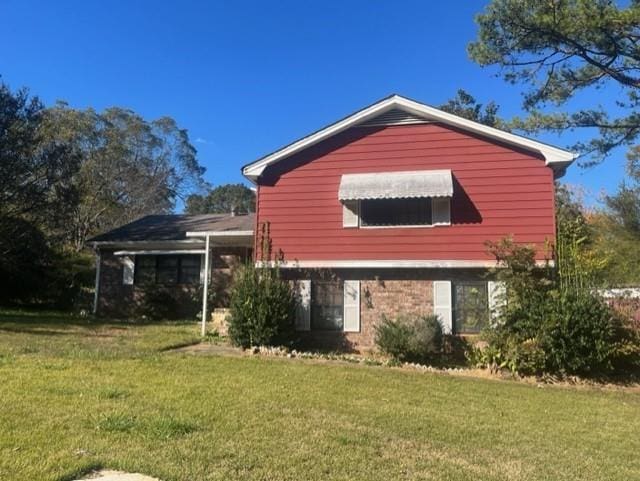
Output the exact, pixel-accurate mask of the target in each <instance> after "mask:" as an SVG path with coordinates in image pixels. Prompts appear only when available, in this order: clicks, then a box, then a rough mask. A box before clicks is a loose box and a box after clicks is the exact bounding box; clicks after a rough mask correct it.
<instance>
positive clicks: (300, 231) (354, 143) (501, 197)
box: [257, 124, 555, 261]
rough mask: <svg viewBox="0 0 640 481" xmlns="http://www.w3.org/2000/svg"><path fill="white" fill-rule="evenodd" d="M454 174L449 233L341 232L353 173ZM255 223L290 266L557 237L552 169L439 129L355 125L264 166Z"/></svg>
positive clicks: (431, 254) (432, 255)
mask: <svg viewBox="0 0 640 481" xmlns="http://www.w3.org/2000/svg"><path fill="white" fill-rule="evenodd" d="M431 169H451V170H452V172H453V177H454V196H453V199H452V203H451V223H452V225H451V226H440V227H424V228H385V229H354V228H343V227H342V204H341V203H340V201H339V200H338V187H339V185H340V177H341V175H342V174H347V173H364V172H391V171H404V170H431ZM259 184H260V185H259V189H258V219H257V221H258V222H261V223H262V222H267V221H268V222H269V223H270V229H271V239H272V243H273V252H278V251H279V250H282V252H283V254H284V257H285V260H289V261H293V260H413V259H420V260H487V259H490V256H488V254H487V253H486V247H485V244H484V243H485V241H487V240H499V239H500V238H502V237H504V236H506V235H513V237H514V238H515V240H516V241H518V242H522V243H531V244H537V245H539V246H540V247H541V249H540V252H539V258H540V259H543V258H544V254H543V253H542V246H544V243H545V241H546V240H547V239H553V237H554V231H555V225H554V223H555V221H554V188H553V172H552V170H551V169H550V168H549V167H547V166H545V164H544V160H542V158H540V157H537V156H535V155H533V154H531V153H528V152H524V151H520V150H517V149H514V148H513V147H509V146H505V145H502V144H499V143H496V142H491V141H487V140H485V139H481V138H479V137H476V136H473V135H470V134H468V133H464V132H461V131H458V130H454V129H452V128H449V127H446V126H443V125H439V124H421V125H405V126H393V127H383V128H375V127H371V128H354V129H351V130H349V131H347V132H344V133H342V134H340V135H338V136H335V137H333V138H332V139H329V140H327V141H325V142H323V143H321V144H318V145H316V146H313V147H311V148H309V149H307V150H305V151H303V152H300V153H299V154H296V155H294V156H292V157H290V158H288V159H285V160H283V161H281V162H279V163H278V164H276V165H274V166H271V167H269V168H267V170H266V171H265V173H264V175H263V176H262V177H261V179H260V181H259Z"/></svg>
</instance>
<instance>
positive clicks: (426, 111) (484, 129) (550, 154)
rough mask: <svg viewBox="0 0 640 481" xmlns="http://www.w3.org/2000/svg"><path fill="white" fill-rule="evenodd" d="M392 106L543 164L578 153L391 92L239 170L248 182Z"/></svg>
mask: <svg viewBox="0 0 640 481" xmlns="http://www.w3.org/2000/svg"><path fill="white" fill-rule="evenodd" d="M395 108H399V109H402V110H404V111H406V112H409V113H413V114H415V115H419V116H423V117H428V120H435V121H439V122H443V123H446V124H448V125H452V126H455V127H458V128H460V129H463V130H466V131H469V132H474V133H477V134H479V135H483V136H486V137H490V138H493V139H496V140H499V141H502V142H506V143H509V144H512V145H515V146H518V147H521V148H524V149H526V150H530V151H534V152H538V153H540V154H541V155H542V156H543V157H544V158H545V162H546V164H547V165H549V166H550V167H555V168H564V167H566V166H568V165H569V164H570V163H571V162H573V161H574V160H575V159H576V158H577V157H578V155H577V154H575V153H573V152H569V151H567V150H563V149H559V148H557V147H553V146H551V145H548V144H545V143H542V142H538V141H535V140H532V139H528V138H526V137H522V136H520V135H516V134H512V133H509V132H504V131H502V130H499V129H496V128H493V127H489V126H487V125H483V124H480V123H478V122H474V121H472V120H467V119H464V118H462V117H458V116H457V115H453V114H450V113H447V112H444V111H442V110H439V109H436V108H434V107H429V106H428V105H425V104H422V103H420V102H416V101H414V100H410V99H407V98H405V97H401V96H399V95H394V96H392V97H389V98H386V99H384V100H381V101H380V102H378V103H376V104H374V105H371V106H370V107H367V108H365V109H363V110H360V111H358V112H356V113H355V114H353V115H351V116H349V117H347V118H345V119H343V120H340V121H338V122H336V123H334V124H331V125H330V126H328V127H327V128H325V129H322V130H319V131H318V132H315V133H313V134H311V135H308V136H307V137H304V138H302V139H300V140H298V141H297V142H294V143H292V144H290V145H288V146H286V147H284V148H282V149H280V150H278V151H276V152H274V153H272V154H270V155H268V156H266V157H264V158H262V159H260V160H257V161H256V162H253V163H252V164H249V165H247V166H245V167H244V168H243V169H242V173H243V174H244V175H245V177H247V178H248V179H249V180H251V181H252V182H255V181H256V179H257V178H258V177H259V176H260V175H261V174H262V172H263V171H264V169H265V168H266V167H267V166H269V165H272V164H274V163H276V162H278V161H279V160H282V159H284V158H286V157H289V156H290V155H293V154H295V153H297V152H300V151H301V150H304V149H306V148H308V147H311V146H312V145H314V144H317V143H318V142H321V141H322V140H325V139H327V138H329V137H331V136H333V135H336V134H338V133H340V132H342V131H344V130H346V129H348V128H350V127H354V126H356V125H357V124H359V123H362V122H365V121H367V120H369V119H371V118H373V117H375V116H377V115H380V114H383V113H385V112H386V111H388V110H392V109H395Z"/></svg>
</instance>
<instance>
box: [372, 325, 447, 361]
mask: <svg viewBox="0 0 640 481" xmlns="http://www.w3.org/2000/svg"><path fill="white" fill-rule="evenodd" d="M375 329H376V334H375V342H376V345H377V346H378V348H379V349H380V351H382V352H383V353H384V354H387V355H388V356H391V357H392V358H393V359H395V360H397V361H400V362H416V363H425V362H429V361H430V360H433V359H434V358H435V357H437V356H438V355H439V354H440V353H441V352H442V342H443V341H442V339H443V336H442V326H441V324H440V322H439V321H438V317H437V316H434V315H429V316H421V317H417V318H407V317H399V318H398V319H387V318H386V317H384V316H383V318H382V322H381V323H380V324H379V325H377V326H376V328H375Z"/></svg>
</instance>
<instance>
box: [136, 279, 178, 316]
mask: <svg viewBox="0 0 640 481" xmlns="http://www.w3.org/2000/svg"><path fill="white" fill-rule="evenodd" d="M178 311H179V303H178V301H177V299H176V298H175V297H174V294H173V292H172V291H170V290H169V289H166V288H163V287H161V286H156V285H154V284H148V285H145V286H143V287H142V292H141V296H140V299H139V301H138V302H137V303H136V305H135V309H134V314H136V315H138V316H144V317H146V318H148V319H151V320H154V321H159V320H164V319H175V318H177V317H178Z"/></svg>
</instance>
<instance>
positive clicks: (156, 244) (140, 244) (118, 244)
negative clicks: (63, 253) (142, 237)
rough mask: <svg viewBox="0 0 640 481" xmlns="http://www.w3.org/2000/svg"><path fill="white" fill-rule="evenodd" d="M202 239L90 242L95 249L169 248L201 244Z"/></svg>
mask: <svg viewBox="0 0 640 481" xmlns="http://www.w3.org/2000/svg"><path fill="white" fill-rule="evenodd" d="M201 244H202V240H200V239H184V240H172V241H96V242H89V245H90V246H91V247H92V248H93V249H96V250H98V249H117V248H123V249H128V248H133V249H164V248H165V246H166V248H167V249H171V248H175V247H176V246H178V247H182V246H185V247H190V246H193V245H201Z"/></svg>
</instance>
